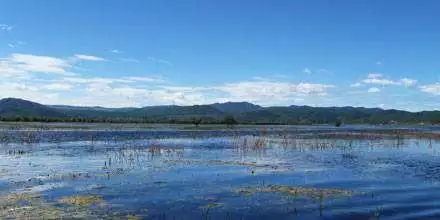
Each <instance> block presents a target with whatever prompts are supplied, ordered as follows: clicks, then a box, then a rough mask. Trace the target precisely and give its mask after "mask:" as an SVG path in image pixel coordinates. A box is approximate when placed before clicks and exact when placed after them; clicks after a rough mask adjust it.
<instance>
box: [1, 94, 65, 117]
mask: <svg viewBox="0 0 440 220" xmlns="http://www.w3.org/2000/svg"><path fill="white" fill-rule="evenodd" d="M0 116H1V117H20V116H23V117H48V116H50V117H64V116H65V115H64V114H63V113H62V112H60V111H57V110H56V109H53V108H51V107H49V106H45V105H41V104H39V103H36V102H31V101H27V100H23V99H15V98H6V99H1V100H0Z"/></svg>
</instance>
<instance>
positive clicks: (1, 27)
mask: <svg viewBox="0 0 440 220" xmlns="http://www.w3.org/2000/svg"><path fill="white" fill-rule="evenodd" d="M13 28H14V27H13V26H11V25H7V24H0V31H11V30H12V29H13Z"/></svg>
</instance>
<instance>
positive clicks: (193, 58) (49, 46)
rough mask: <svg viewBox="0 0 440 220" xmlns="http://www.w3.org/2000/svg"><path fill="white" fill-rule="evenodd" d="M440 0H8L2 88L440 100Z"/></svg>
mask: <svg viewBox="0 0 440 220" xmlns="http://www.w3.org/2000/svg"><path fill="white" fill-rule="evenodd" d="M438 11H440V2H439V1H435V0H432V1H429V0H422V1H409V0H408V1H406V0H398V1H397V0H387V1H382V0H369V1H366V0H357V1H352V0H338V1H331V0H277V1H271V0H258V1H255V0H238V1H237V0H221V1H219V0H216V1H214V0H197V1H196V0H181V1H163V0H148V1H145V0H130V1H123V0H118V1H116V0H106V1H104V0H94V1H90V0H71V1H67V0H66V1H58V0H45V1H38V0H2V1H0V98H6V97H15V98H23V99H27V100H31V101H36V102H40V103H43V104H66V105H79V106H104V107H140V106H151V105H171V104H174V105H193V104H209V103H215V102H227V101H247V102H252V103H255V104H259V105H262V106H289V105H310V106H363V107H380V108H385V109H390V108H396V109H403V110H409V111H421V110H434V109H440V77H439V76H440V75H439V74H440V28H439V25H438V24H439V23H440V14H439V13H438Z"/></svg>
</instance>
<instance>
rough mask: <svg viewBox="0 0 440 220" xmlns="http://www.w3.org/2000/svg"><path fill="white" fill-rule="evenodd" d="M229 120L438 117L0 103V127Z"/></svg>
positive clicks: (238, 106) (245, 106) (428, 115)
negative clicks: (38, 123)
mask: <svg viewBox="0 0 440 220" xmlns="http://www.w3.org/2000/svg"><path fill="white" fill-rule="evenodd" d="M226 117H229V118H230V117H233V118H234V120H236V121H237V122H238V123H243V124H333V123H336V124H339V123H358V124H363V123H365V124H388V123H429V124H437V123H439V122H440V111H422V112H408V111H403V110H394V109H391V110H384V109H380V108H363V107H350V106H347V107H310V106H295V105H292V106H284V107H262V106H259V105H255V104H252V103H248V102H226V103H215V104H209V105H192V106H177V105H163V106H148V107H142V108H104V107H78V106H66V105H43V104H39V103H36V102H31V101H27V100H23V99H16V98H5V99H1V100H0V119H1V120H3V121H65V122H148V123H192V122H193V121H194V120H196V119H197V120H200V121H201V123H222V122H224V119H225V118H226Z"/></svg>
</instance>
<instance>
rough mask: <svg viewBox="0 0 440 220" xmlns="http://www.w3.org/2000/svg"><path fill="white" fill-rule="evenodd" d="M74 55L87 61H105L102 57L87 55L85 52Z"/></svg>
mask: <svg viewBox="0 0 440 220" xmlns="http://www.w3.org/2000/svg"><path fill="white" fill-rule="evenodd" d="M74 57H75V58H76V59H79V60H86V61H105V59H104V58H102V57H97V56H92V55H85V54H75V55H74Z"/></svg>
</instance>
